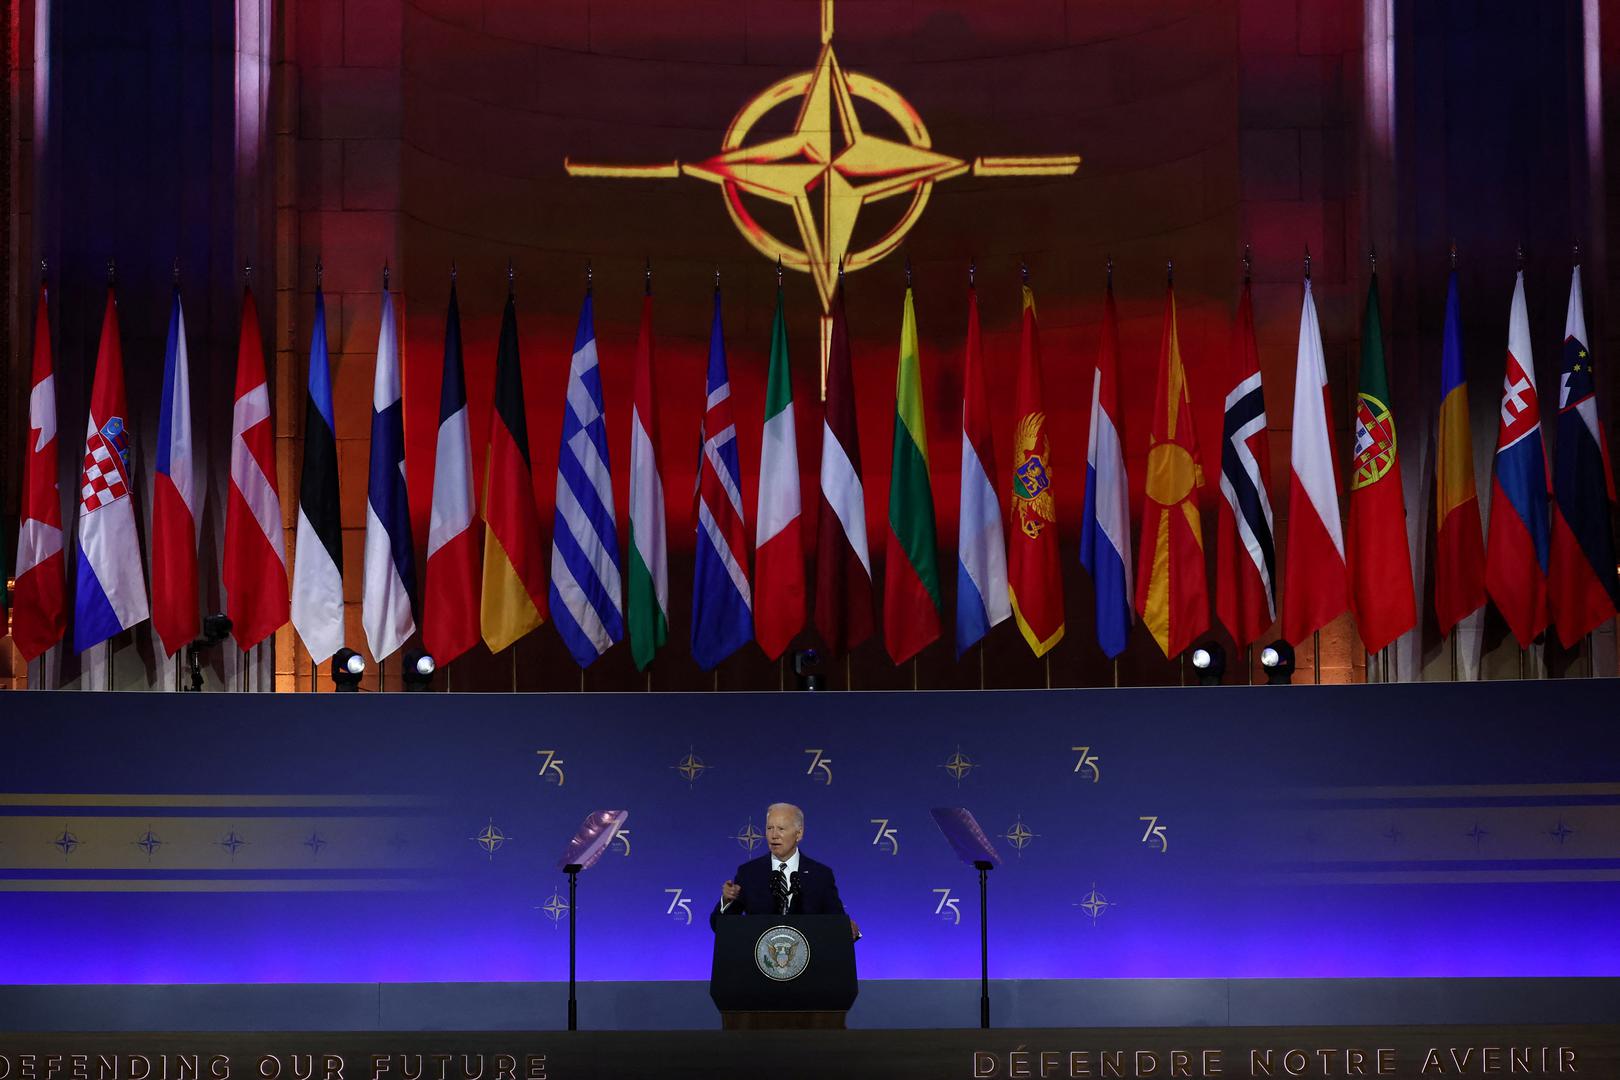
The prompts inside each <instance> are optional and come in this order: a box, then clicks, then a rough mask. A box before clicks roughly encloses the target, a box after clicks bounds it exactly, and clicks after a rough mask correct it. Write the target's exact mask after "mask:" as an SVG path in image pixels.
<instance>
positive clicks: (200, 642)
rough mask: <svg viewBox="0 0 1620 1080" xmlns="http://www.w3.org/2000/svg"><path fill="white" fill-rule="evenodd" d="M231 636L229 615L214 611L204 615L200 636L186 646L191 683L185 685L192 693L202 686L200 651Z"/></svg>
mask: <svg viewBox="0 0 1620 1080" xmlns="http://www.w3.org/2000/svg"><path fill="white" fill-rule="evenodd" d="M230 636H231V617H230V616H229V615H222V614H220V613H219V612H217V611H216V612H214V613H213V614H212V615H204V616H203V621H202V636H201V637H199V638H198V639H197V640H196V641H193V642H192V643H191V644H190V645H187V646H186V669H187V671H188V672H189V674H190V675H191V685H190V686H188V687H186V689H187V690H189V691H191V692H192V693H196V694H200V693H202V688H203V675H202V653H203V652H204V651H206V650H208V649H212V648H213V647H214V646H216V645H219V644H220V643H221V642H223V641H224V640H225V639H226V638H228V637H230Z"/></svg>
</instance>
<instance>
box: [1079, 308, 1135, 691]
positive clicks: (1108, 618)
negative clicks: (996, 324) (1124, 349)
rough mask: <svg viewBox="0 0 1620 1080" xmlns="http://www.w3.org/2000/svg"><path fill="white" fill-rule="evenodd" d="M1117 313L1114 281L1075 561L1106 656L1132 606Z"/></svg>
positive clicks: (1125, 629)
mask: <svg viewBox="0 0 1620 1080" xmlns="http://www.w3.org/2000/svg"><path fill="white" fill-rule="evenodd" d="M1118 368H1119V315H1118V313H1117V311H1116V310H1115V308H1114V283H1113V280H1112V278H1110V280H1109V282H1108V292H1107V294H1106V295H1105V297H1104V300H1103V331H1102V344H1101V346H1100V347H1099V348H1098V350H1097V366H1096V367H1095V368H1094V369H1093V370H1092V375H1091V435H1090V438H1089V439H1088V440H1087V441H1086V501H1085V509H1084V510H1083V511H1082V513H1081V518H1080V562H1081V563H1082V564H1083V565H1084V566H1085V568H1086V571H1087V572H1088V573H1090V574H1091V581H1092V585H1093V587H1094V588H1095V590H1096V594H1097V644H1098V645H1100V646H1102V651H1103V653H1104V655H1106V656H1108V657H1109V658H1110V659H1112V658H1113V657H1116V656H1118V655H1119V654H1120V653H1122V652H1124V651H1125V638H1126V635H1127V634H1128V633H1129V632H1130V629H1131V620H1132V619H1133V618H1135V612H1134V609H1133V608H1132V606H1131V600H1132V597H1134V596H1135V595H1136V587H1135V585H1134V584H1133V583H1132V581H1131V559H1130V550H1131V504H1130V489H1129V488H1127V487H1126V483H1125V452H1124V449H1123V447H1122V446H1121V444H1120V438H1119V425H1118V424H1116V423H1115V421H1114V418H1115V417H1116V416H1118V415H1119V391H1118V389H1117V385H1118V377H1119V371H1118Z"/></svg>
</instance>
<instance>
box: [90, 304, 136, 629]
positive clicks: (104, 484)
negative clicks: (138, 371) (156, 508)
mask: <svg viewBox="0 0 1620 1080" xmlns="http://www.w3.org/2000/svg"><path fill="white" fill-rule="evenodd" d="M128 415H129V410H128V408H127V407H126V406H125V404H124V354H123V348H122V346H121V345H120V344H119V340H118V304H117V300H116V298H115V297H114V294H113V290H112V287H111V286H109V287H108V288H107V309H106V313H105V314H104V315H103V316H102V320H101V344H100V346H99V347H98V348H97V350H96V377H95V385H94V388H93V389H92V390H91V391H90V422H89V424H88V425H87V429H86V431H85V438H84V465H83V467H82V468H81V470H80V472H79V572H78V582H77V588H76V590H75V592H74V598H73V648H74V651H76V652H81V653H82V652H84V650H86V649H88V648H90V646H92V645H100V644H101V643H102V642H103V641H106V640H107V639H108V638H110V637H112V636H113V635H114V634H116V633H119V632H120V631H124V630H128V629H129V628H130V627H132V626H135V625H136V624H137V623H142V622H145V621H146V619H147V616H148V615H149V611H148V609H147V606H146V576H145V574H144V572H143V571H142V569H141V547H140V538H139V537H138V536H137V535H136V533H135V500H134V497H133V494H132V488H131V485H130V471H129V468H130V462H129V451H130V437H129V428H128V425H127V423H126V420H125V418H126V417H127V416H128Z"/></svg>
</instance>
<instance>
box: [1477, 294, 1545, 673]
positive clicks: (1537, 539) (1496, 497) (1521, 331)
mask: <svg viewBox="0 0 1620 1080" xmlns="http://www.w3.org/2000/svg"><path fill="white" fill-rule="evenodd" d="M1501 413H1502V415H1501V421H1500V423H1499V424H1498V425H1497V429H1496V459H1495V466H1496V467H1495V469H1494V470H1493V475H1492V479H1491V524H1490V529H1489V530H1488V533H1487V535H1486V538H1485V591H1486V592H1487V593H1489V594H1490V597H1491V599H1492V600H1493V601H1494V602H1495V603H1496V607H1497V610H1498V611H1500V612H1501V613H1502V617H1503V618H1504V619H1506V620H1507V624H1508V627H1509V628H1510V629H1512V631H1513V636H1514V637H1515V638H1517V639H1518V642H1519V648H1521V649H1528V648H1529V647H1530V645H1531V643H1532V642H1534V641H1535V638H1536V635H1537V634H1539V633H1541V631H1542V630H1544V629H1546V626H1547V567H1548V546H1549V540H1548V524H1547V518H1548V507H1547V457H1546V451H1545V449H1544V448H1543V446H1542V444H1541V402H1540V399H1539V398H1538V397H1537V395H1536V363H1535V359H1534V357H1533V356H1532V355H1531V351H1530V316H1529V314H1528V312H1527V310H1526V308H1525V302H1524V271H1522V270H1521V271H1519V276H1518V280H1517V281H1515V282H1514V285H1513V306H1512V309H1511V314H1510V315H1509V316H1508V348H1507V364H1506V366H1505V368H1504V370H1503V373H1502V410H1501Z"/></svg>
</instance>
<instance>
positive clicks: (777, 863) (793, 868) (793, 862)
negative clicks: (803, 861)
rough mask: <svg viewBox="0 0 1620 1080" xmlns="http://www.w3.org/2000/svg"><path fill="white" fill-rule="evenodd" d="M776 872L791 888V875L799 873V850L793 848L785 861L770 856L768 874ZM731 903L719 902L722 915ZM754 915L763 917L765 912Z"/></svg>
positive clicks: (726, 901)
mask: <svg viewBox="0 0 1620 1080" xmlns="http://www.w3.org/2000/svg"><path fill="white" fill-rule="evenodd" d="M777 870H781V871H782V876H783V877H785V878H787V880H788V884H789V885H790V886H791V885H792V884H793V875H794V874H797V873H798V872H799V849H798V848H796V847H795V848H794V849H793V852H792V853H791V854H790V855H788V857H787V858H786V859H785V860H784V859H778V858H777V857H776V856H775V855H772V856H771V868H770V872H771V873H773V874H774V873H776V871H777ZM731 903H732V902H731V901H730V900H722V901H720V913H721V914H722V915H723V914H725V913H726V911H727V909H729V908H730V907H731ZM755 914H757V915H764V914H766V912H763V911H760V912H755Z"/></svg>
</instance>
